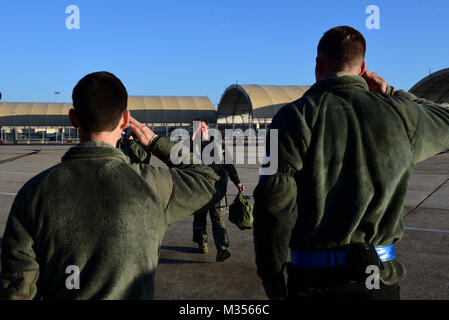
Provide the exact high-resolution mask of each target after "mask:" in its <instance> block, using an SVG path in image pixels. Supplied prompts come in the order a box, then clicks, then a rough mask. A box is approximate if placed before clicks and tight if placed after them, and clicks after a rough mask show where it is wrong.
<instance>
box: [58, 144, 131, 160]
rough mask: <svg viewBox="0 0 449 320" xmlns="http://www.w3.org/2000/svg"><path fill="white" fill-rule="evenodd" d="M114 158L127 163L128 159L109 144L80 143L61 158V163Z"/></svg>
mask: <svg viewBox="0 0 449 320" xmlns="http://www.w3.org/2000/svg"><path fill="white" fill-rule="evenodd" d="M104 158H116V159H118V160H122V161H124V162H126V163H129V159H128V158H127V157H126V156H125V154H123V152H121V151H120V150H119V149H116V148H114V147H113V146H111V145H110V144H108V143H106V142H101V141H88V142H82V143H80V144H78V145H77V146H75V147H72V148H70V149H69V151H67V153H66V154H65V155H64V156H63V157H62V161H63V162H64V161H68V160H76V159H104Z"/></svg>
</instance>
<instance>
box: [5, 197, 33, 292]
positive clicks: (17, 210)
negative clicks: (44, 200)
mask: <svg viewBox="0 0 449 320" xmlns="http://www.w3.org/2000/svg"><path fill="white" fill-rule="evenodd" d="M22 190H23V189H22ZM30 208H31V201H29V199H27V197H26V195H25V193H24V192H23V191H20V192H19V194H18V195H17V197H16V199H15V200H14V203H13V205H12V208H11V212H10V215H9V218H8V222H7V225H6V230H5V234H4V238H3V241H2V250H1V262H2V268H1V274H0V299H2V300H32V299H34V298H35V297H36V294H37V292H38V278H39V264H38V262H37V259H36V253H35V251H34V240H33V236H32V233H31V230H32V229H31V223H30V219H31V213H30V210H31V209H30Z"/></svg>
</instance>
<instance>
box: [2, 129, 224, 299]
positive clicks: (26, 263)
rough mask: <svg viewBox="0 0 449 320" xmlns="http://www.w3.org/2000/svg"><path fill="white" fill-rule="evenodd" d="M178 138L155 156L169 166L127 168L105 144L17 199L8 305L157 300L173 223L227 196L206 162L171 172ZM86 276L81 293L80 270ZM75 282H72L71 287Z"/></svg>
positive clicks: (6, 265) (66, 161)
mask: <svg viewBox="0 0 449 320" xmlns="http://www.w3.org/2000/svg"><path fill="white" fill-rule="evenodd" d="M173 145H174V142H170V141H168V140H167V139H165V138H159V139H158V140H156V141H155V142H154V143H153V144H152V145H151V148H150V150H149V151H151V153H152V154H154V155H155V156H157V157H158V158H160V159H161V160H163V161H164V162H165V163H166V164H168V165H169V167H171V169H163V168H156V167H153V166H150V165H146V164H130V163H129V159H128V158H127V157H126V156H125V155H124V154H123V153H122V152H121V151H119V150H118V149H115V148H113V147H112V146H110V145H108V144H106V143H102V142H85V143H81V144H80V145H78V146H76V147H73V148H71V149H70V150H69V151H68V152H67V153H66V154H65V156H64V157H63V159H62V162H61V163H60V164H59V165H57V166H55V167H53V168H50V169H48V170H47V171H45V172H43V173H41V174H39V175H38V176H36V177H34V178H33V179H31V180H30V181H29V182H27V183H26V184H25V186H24V187H23V188H22V189H21V190H20V192H19V193H18V195H17V197H16V199H15V201H14V203H13V205H12V209H11V212H10V216H9V220H8V222H7V226H6V231H5V234H4V238H3V242H2V251H1V254H2V257H1V258H2V259H1V262H2V274H1V277H0V297H1V298H3V299H41V298H43V299H152V298H153V295H154V277H155V271H156V267H157V264H158V258H159V248H160V246H161V242H162V239H163V236H164V234H165V232H166V231H167V228H168V226H169V225H170V224H171V223H173V222H174V221H176V220H180V219H182V218H183V217H186V216H188V215H190V214H192V213H193V212H195V211H197V210H198V209H200V208H202V207H204V206H205V205H208V203H210V202H216V201H218V200H219V199H221V198H222V197H223V195H224V190H225V188H226V186H225V183H224V179H223V178H222V177H220V176H219V175H217V174H216V173H215V172H214V171H213V170H212V169H211V168H209V167H207V166H205V165H180V166H177V167H176V168H174V167H173V166H172V165H171V163H170V161H169V157H170V150H171V148H172V146H173ZM70 266H76V267H77V268H78V269H79V271H80V274H79V289H68V288H67V286H66V282H68V283H69V286H68V287H69V288H72V287H73V285H74V284H76V280H73V277H74V276H75V275H76V274H75V271H73V269H70V268H69V269H67V268H68V267H70ZM70 283H71V285H70Z"/></svg>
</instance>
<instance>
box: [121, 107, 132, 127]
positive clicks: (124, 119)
mask: <svg viewBox="0 0 449 320" xmlns="http://www.w3.org/2000/svg"><path fill="white" fill-rule="evenodd" d="M129 115H130V113H129V111H128V110H126V111H125V112H124V113H123V115H122V120H120V121H121V123H122V124H121V126H120V129H121V130H125V129H126V128H128V125H129Z"/></svg>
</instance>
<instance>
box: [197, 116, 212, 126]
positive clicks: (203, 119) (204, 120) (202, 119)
mask: <svg viewBox="0 0 449 320" xmlns="http://www.w3.org/2000/svg"><path fill="white" fill-rule="evenodd" d="M193 121H198V122H204V123H205V124H206V125H207V126H208V125H209V122H207V120H206V119H205V118H203V117H199V118H196V119H195V120H193Z"/></svg>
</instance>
